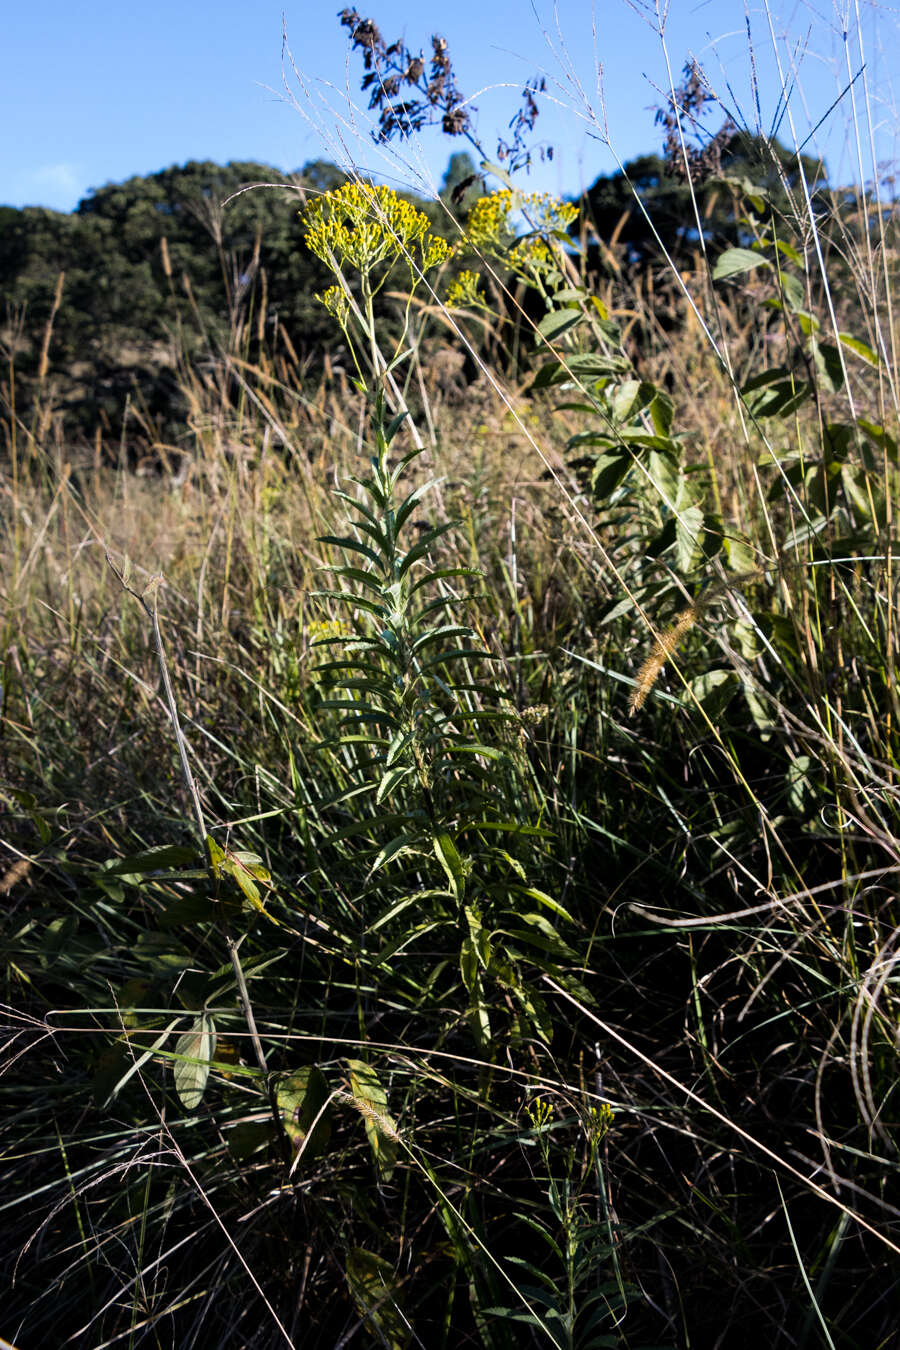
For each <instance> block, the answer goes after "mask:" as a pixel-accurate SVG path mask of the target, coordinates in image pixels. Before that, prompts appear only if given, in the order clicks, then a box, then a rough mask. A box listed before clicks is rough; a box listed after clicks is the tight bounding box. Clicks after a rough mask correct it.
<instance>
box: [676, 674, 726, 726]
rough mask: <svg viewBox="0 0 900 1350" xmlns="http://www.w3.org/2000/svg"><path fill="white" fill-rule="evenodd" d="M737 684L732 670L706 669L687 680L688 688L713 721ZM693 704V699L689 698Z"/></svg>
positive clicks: (720, 713)
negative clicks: (703, 672)
mask: <svg viewBox="0 0 900 1350" xmlns="http://www.w3.org/2000/svg"><path fill="white" fill-rule="evenodd" d="M737 686H738V677H737V675H736V674H735V672H734V671H733V670H708V671H707V672H706V674H705V675H698V676H697V677H696V678H695V679H693V680H689V681H688V689H689V690H690V691H691V694H693V696H694V698H695V699H696V700H697V702H698V703H699V704H700V707H701V708H702V709H703V711H704V712H705V713H706V715H707V717H709V719H710V720H711V721H715V719H716V718H717V717H720V716H721V715H722V713H723V712H724V711H725V709H726V707H727V706H728V704H729V703H730V702H731V700H732V698H733V696H734V694H735V692H736V690H737ZM690 702H691V705H692V706H693V700H690Z"/></svg>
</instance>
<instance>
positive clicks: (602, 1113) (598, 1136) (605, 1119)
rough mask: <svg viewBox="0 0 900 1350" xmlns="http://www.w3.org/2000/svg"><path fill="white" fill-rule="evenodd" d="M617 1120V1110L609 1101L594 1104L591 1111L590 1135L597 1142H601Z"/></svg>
mask: <svg viewBox="0 0 900 1350" xmlns="http://www.w3.org/2000/svg"><path fill="white" fill-rule="evenodd" d="M614 1120H615V1112H614V1111H613V1109H612V1107H611V1106H610V1104H609V1102H604V1103H603V1105H602V1106H599V1107H597V1106H592V1107H591V1112H590V1121H589V1123H588V1127H587V1128H588V1137H589V1138H590V1139H591V1140H593V1142H594V1143H595V1144H599V1143H600V1142H601V1140H603V1139H605V1138H606V1136H607V1135H608V1134H609V1131H610V1130H611V1129H612V1123H613V1121H614Z"/></svg>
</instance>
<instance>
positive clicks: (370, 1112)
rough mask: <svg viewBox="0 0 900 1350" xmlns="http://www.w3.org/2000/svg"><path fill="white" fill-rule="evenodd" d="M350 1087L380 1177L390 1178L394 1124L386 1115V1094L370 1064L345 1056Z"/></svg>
mask: <svg viewBox="0 0 900 1350" xmlns="http://www.w3.org/2000/svg"><path fill="white" fill-rule="evenodd" d="M347 1068H348V1069H349V1070H350V1091H351V1093H352V1094H353V1099H354V1101H355V1102H356V1105H357V1107H358V1109H359V1112H360V1115H361V1116H362V1117H363V1119H364V1120H365V1123H366V1134H367V1136H368V1139H369V1144H370V1146H371V1148H372V1153H373V1155H374V1157H375V1162H376V1163H377V1165H378V1171H379V1173H380V1175H381V1179H382V1181H390V1179H391V1176H392V1175H393V1172H394V1166H395V1164H396V1161H397V1143H398V1137H397V1126H396V1124H395V1122H394V1121H393V1120H392V1118H391V1117H390V1116H389V1115H388V1109H387V1095H386V1093H385V1091H384V1088H383V1087H382V1086H381V1082H380V1080H379V1078H378V1074H377V1073H376V1072H375V1070H374V1069H373V1068H372V1066H371V1064H366V1063H365V1062H364V1061H363V1060H361V1059H348V1060H347Z"/></svg>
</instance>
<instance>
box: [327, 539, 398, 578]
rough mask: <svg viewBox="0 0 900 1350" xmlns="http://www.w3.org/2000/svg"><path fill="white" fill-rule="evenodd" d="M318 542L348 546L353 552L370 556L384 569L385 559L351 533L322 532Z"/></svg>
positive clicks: (372, 560) (380, 568) (370, 558)
mask: <svg viewBox="0 0 900 1350" xmlns="http://www.w3.org/2000/svg"><path fill="white" fill-rule="evenodd" d="M317 542H318V543H320V544H334V545H335V546H336V547H337V548H346V549H348V550H349V551H350V552H351V553H361V554H362V556H363V557H364V558H368V559H369V561H370V562H371V563H374V564H375V566H376V567H377V568H378V569H379V571H383V569H384V560H383V559H382V558H381V557H380V555H379V554H377V553H376V552H375V551H374V549H371V548H369V546H368V544H361V543H360V542H359V540H358V539H353V538H351V537H350V536H349V535H338V534H321V535H319V537H318V540H317Z"/></svg>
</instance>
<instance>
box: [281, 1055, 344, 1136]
mask: <svg viewBox="0 0 900 1350" xmlns="http://www.w3.org/2000/svg"><path fill="white" fill-rule="evenodd" d="M329 1096H330V1091H329V1087H328V1081H327V1079H326V1078H325V1075H324V1074H323V1072H322V1070H321V1069H320V1068H319V1067H318V1065H316V1064H310V1065H306V1066H305V1067H304V1068H302V1069H297V1070H296V1071H295V1072H294V1073H292V1074H289V1075H288V1077H287V1078H283V1079H282V1080H281V1082H280V1083H279V1084H278V1087H277V1088H276V1091H275V1102H276V1104H277V1106H278V1110H279V1111H280V1112H281V1118H282V1122H283V1124H284V1129H285V1133H286V1134H287V1136H288V1138H289V1139H290V1141H291V1143H292V1144H293V1145H294V1148H295V1149H296V1150H298V1151H299V1150H300V1149H301V1148H302V1149H303V1157H304V1159H311V1158H315V1157H317V1156H318V1155H319V1154H320V1153H324V1151H325V1149H326V1148H327V1147H328V1142H329V1140H330V1139H331V1112H330V1110H329V1108H328V1106H327V1102H328V1098H329Z"/></svg>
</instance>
